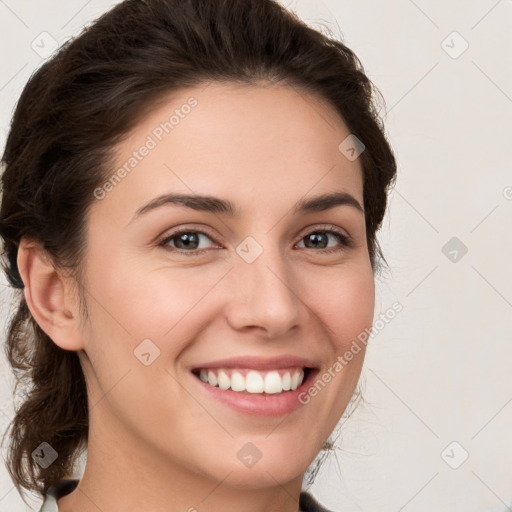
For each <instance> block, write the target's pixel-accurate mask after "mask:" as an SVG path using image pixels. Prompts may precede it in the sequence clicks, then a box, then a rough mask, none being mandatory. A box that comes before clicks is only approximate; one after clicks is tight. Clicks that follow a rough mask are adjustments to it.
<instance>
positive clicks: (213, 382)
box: [208, 370, 217, 386]
mask: <svg viewBox="0 0 512 512" xmlns="http://www.w3.org/2000/svg"><path fill="white" fill-rule="evenodd" d="M208 384H211V385H212V386H216V385H217V375H215V373H214V372H212V371H211V370H210V371H209V372H208Z"/></svg>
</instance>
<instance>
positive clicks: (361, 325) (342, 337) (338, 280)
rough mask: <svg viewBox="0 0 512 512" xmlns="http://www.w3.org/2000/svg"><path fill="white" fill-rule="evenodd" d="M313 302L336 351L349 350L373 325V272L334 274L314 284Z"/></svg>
mask: <svg viewBox="0 0 512 512" xmlns="http://www.w3.org/2000/svg"><path fill="white" fill-rule="evenodd" d="M314 284H315V285H314V287H310V289H311V290H315V291H314V293H313V292H311V293H310V294H309V297H310V301H312V302H311V303H312V304H313V307H314V308H315V311H316V312H317V313H318V315H319V317H320V318H321V319H322V322H323V324H324V325H325V327H326V328H327V330H328V336H329V337H330V338H331V339H332V340H333V343H334V344H335V345H336V351H337V352H340V351H344V350H346V347H347V345H350V343H351V342H352V341H353V340H354V339H357V336H358V335H359V334H360V333H363V332H365V330H366V329H369V328H370V327H371V325H372V321H373V314H374V305H375V284H374V278H373V274H372V272H371V270H370V271H369V270H367V269H364V268H363V269H356V268H354V269H350V270H349V269H347V271H346V272H337V273H336V272H333V273H332V274H331V275H326V276H325V277H324V278H322V279H319V278H318V276H316V279H315V281H314Z"/></svg>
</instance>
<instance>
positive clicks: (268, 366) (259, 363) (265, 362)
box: [191, 355, 316, 370]
mask: <svg viewBox="0 0 512 512" xmlns="http://www.w3.org/2000/svg"><path fill="white" fill-rule="evenodd" d="M290 367H302V368H316V364H315V363H314V362H313V361H311V360H310V359H306V358H304V357H297V356H293V355H284V356H279V357H258V356H243V357H230V358H229V359H219V360H217V361H211V362H207V363H203V364H198V365H195V366H193V367H192V368H191V370H199V369H203V368H204V369H208V368H251V369H253V370H279V369H284V368H290Z"/></svg>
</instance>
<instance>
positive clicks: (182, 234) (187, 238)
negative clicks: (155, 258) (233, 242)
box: [158, 230, 211, 252]
mask: <svg viewBox="0 0 512 512" xmlns="http://www.w3.org/2000/svg"><path fill="white" fill-rule="evenodd" d="M202 237H205V238H206V239H208V240H211V238H210V236H209V235H207V234H206V233H203V232H202V231H193V230H187V231H177V232H175V233H172V234H170V235H169V236H166V237H165V238H164V239H163V240H162V241H161V242H159V244H158V245H159V246H161V247H169V246H170V248H171V249H176V250H179V251H183V252H198V251H200V250H202V249H206V248H208V247H199V245H200V243H201V240H202ZM172 241H173V244H170V242H172Z"/></svg>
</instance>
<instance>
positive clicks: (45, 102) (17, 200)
mask: <svg viewBox="0 0 512 512" xmlns="http://www.w3.org/2000/svg"><path fill="white" fill-rule="evenodd" d="M212 80H213V81H232V82H238V83H246V84H251V83H255V82H256V81H260V80H268V81H270V82H271V83H276V82H282V83H284V84H286V85H290V86H297V87H300V88H301V89H302V90H305V91H309V92H311V93H314V94H317V95H319V96H320V97H322V98H324V99H326V100H327V101H328V102H329V103H330V104H331V105H332V106H333V107H334V108H335V109H336V111H337V112H339V114H340V115H341V116H342V118H343V119H344V121H345V123H346V125H347V126H348V128H349V130H350V132H351V133H352V134H355V135H356V136H357V137H358V138H359V139H360V140H361V141H362V142H363V143H364V145H365V146H366V149H365V151H364V152H363V153H362V154H361V155H360V159H361V163H362V167H363V182H364V194H363V200H364V209H365V222H366V232H367V242H368V250H369V256H370V261H371V264H372V268H373V270H374V273H376V272H377V271H378V270H380V268H381V267H380V262H381V261H384V262H385V259H384V257H383V255H382V252H381V250H380V247H379V244H378V241H377V239H376V232H377V230H378V228H379V226H380V224H381V222H382V219H383V216H384V213H385V210H386V202H387V193H388V189H389V187H390V186H391V185H392V184H393V182H394V180H395V178H396V163H395V158H394V156H393V153H392V150H391V148H390V146H389V144H388V142H387V140H386V136H385V133H384V128H383V124H382V122H381V120H380V119H379V117H378V111H377V108H376V102H375V100H376V99H377V97H378V98H379V99H381V100H382V97H381V96H380V94H379V92H378V91H377V89H376V88H375V86H374V85H373V84H372V83H371V81H370V80H369V79H368V77H367V76H366V74H365V73H364V70H363V66H362V64H361V63H360V61H359V60H358V58H357V57H356V56H355V54H354V53H353V52H352V51H351V50H350V49H349V48H347V47H346V46H345V45H344V44H343V43H341V42H340V41H337V40H335V39H333V38H330V37H328V36H326V35H324V34H322V33H320V32H319V31H316V30H314V29H312V28H310V27H308V26H307V25H306V24H305V23H304V22H302V21H301V20H300V19H299V18H298V17H297V16H296V15H295V14H293V13H291V12H289V11H287V10H286V9H285V8H284V7H282V6H280V5H279V4H278V3H276V2H274V1H272V0H209V1H207V2H205V1H203V0H125V1H123V2H121V3H119V4H118V5H117V6H115V7H114V8H112V9H111V10H110V11H109V12H107V13H105V14H104V15H103V16H101V17H100V18H99V19H97V20H96V21H95V22H94V23H93V24H92V25H91V26H89V27H87V28H85V29H84V30H83V31H82V33H81V34H80V35H79V36H78V37H76V38H73V39H71V40H70V41H68V42H66V43H65V44H64V45H63V46H62V47H61V48H60V49H59V51H58V52H57V53H56V54H55V55H54V56H52V58H51V59H49V60H47V61H45V62H44V64H43V65H42V66H41V67H40V68H39V69H38V70H37V71H36V72H34V74H33V75H32V76H31V77H30V79H29V81H28V83H27V84H26V86H25V88H24V90H23V92H22V94H21V96H20V98H19V101H18V104H17V106H16V109H15V112H14V116H13V119H12V124H11V128H10V132H9V136H8V139H7V143H6V147H5V152H4V154H3V157H2V167H3V168H4V169H3V175H2V188H3V190H2V202H1V208H0V236H1V237H2V238H3V242H4V247H3V253H2V267H3V271H4V272H5V274H6V276H7V278H8V281H9V283H10V284H11V285H12V287H13V288H14V289H15V290H14V291H15V293H16V294H17V295H16V300H17V311H16V313H15V314H14V315H13V316H12V318H10V321H9V322H10V323H9V328H8V334H7V344H6V353H7V356H8V360H9V362H10V364H11V366H12V368H13V371H14V373H15V375H16V389H15V393H18V391H19V389H20V386H21V385H22V384H23V387H24V389H23V394H24V397H23V399H22V400H21V405H19V407H17V410H16V411H15V417H14V419H13V421H12V422H11V424H10V432H9V434H10V445H9V451H8V456H7V468H8V471H9V474H10V475H11V478H12V479H13V482H14V483H15V485H16V488H17V490H18V492H19V493H20V494H21V488H22V487H23V488H25V489H27V490H30V491H37V492H38V493H40V494H41V495H44V493H46V491H47V489H48V487H49V486H51V485H52V484H54V483H55V482H56V481H58V480H59V479H61V478H63V477H65V476H69V475H70V472H71V470H72V467H73V462H74V461H75V458H76V452H77V450H78V449H79V448H80V447H82V446H86V444H87V436H88V405H87V389H86V382H85V379H84V375H83V372H82V369H81V365H80V361H79V358H78V354H77V353H76V352H74V351H67V350H62V349H60V348H59V347H58V346H57V345H56V344H55V343H53V342H52V340H51V339H50V338H49V337H48V336H47V335H46V333H45V332H44V331H43V330H42V329H41V328H40V327H39V326H38V324H37V323H36V322H35V320H34V319H33V317H32V315H31V313H30V311H29V309H28V307H27V303H26V301H25V299H24V295H23V282H22V280H21V278H20V274H19V272H18V268H17V264H16V258H17V252H18V246H19V243H20V240H21V238H22V237H28V238H34V239H36V240H38V241H40V242H41V244H42V245H43V247H44V248H45V249H46V251H47V252H48V254H49V255H50V256H51V257H52V260H53V262H54V264H55V266H56V268H60V269H67V270H69V271H70V272H71V275H73V276H74V277H75V278H76V282H77V283H80V279H81V274H80V270H81V262H82V255H83V250H84V245H85V236H84V234H85V219H86V218H87V213H88V210H89V208H90V206H91V204H92V203H93V200H94V195H93V191H94V189H95V188H96V187H98V186H99V185H101V184H102V183H103V182H104V181H105V177H108V176H109V173H110V172H111V165H112V162H113V160H112V155H113V148H114V147H115V145H116V144H117V143H118V142H120V141H121V140H122V139H123V137H125V136H126V135H127V134H128V133H129V131H130V130H131V129H133V128H134V127H135V126H136V124H137V122H138V121H139V120H140V119H141V118H142V117H143V116H145V115H147V114H148V113H149V111H150V109H151V108H153V107H154V106H155V105H156V104H157V102H159V101H161V100H162V98H164V97H165V96H167V95H169V94H170V93H172V92H173V91H176V90H178V89H182V88H186V87H191V86H195V85H198V84H201V83H204V82H206V81H212ZM382 101H383V100H382ZM340 142H341V141H340ZM42 442H47V443H48V444H49V445H50V446H51V447H52V448H53V449H54V450H56V452H57V453H58V457H57V460H56V461H55V462H54V463H53V464H51V465H50V466H49V467H47V468H43V467H40V466H39V465H38V464H37V463H36V461H35V460H34V458H33V457H32V456H31V454H32V453H33V451H34V450H35V449H36V448H37V447H38V446H39V445H40V444H41V443H42ZM326 446H327V445H326Z"/></svg>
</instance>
